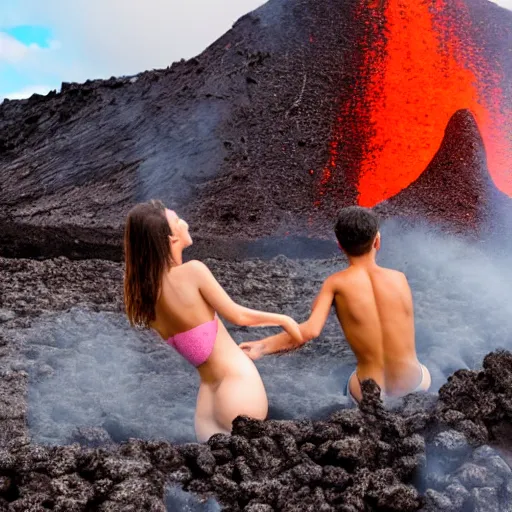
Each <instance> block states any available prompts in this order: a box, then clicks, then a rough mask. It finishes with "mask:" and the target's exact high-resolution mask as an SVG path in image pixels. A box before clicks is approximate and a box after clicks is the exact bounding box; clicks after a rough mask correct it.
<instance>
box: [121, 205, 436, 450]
mask: <svg viewBox="0 0 512 512" xmlns="http://www.w3.org/2000/svg"><path fill="white" fill-rule="evenodd" d="M335 233H336V238H337V239H338V244H339V246H340V249H341V250H342V251H343V252H344V253H345V254H346V255H347V257H348V260H349V266H348V268H347V269H345V270H342V271H340V272H337V273H335V274H333V275H332V276H330V277H329V278H327V279H326V280H325V282H324V283H323V285H322V288H321V290H320V292H319V294H318V296H317V297H316V299H315V301H314V302H313V306H312V311H311V315H310V317H309V319H308V320H307V321H305V322H303V323H302V324H300V325H299V324H297V322H295V320H293V319H292V318H290V317H288V316H286V315H280V314H276V313H266V312H263V311H257V310H254V309H249V308H246V307H243V306H240V305H239V304H237V303H235V302H234V301H233V300H232V299H231V298H230V297H229V295H228V294H227V293H226V292H225V291H224V289H223V288H222V287H221V285H220V284H219V283H218V282H217V280H216V279H215V277H214V276H213V275H212V273H211V272H210V270H209V269H208V267H207V266H206V265H205V264H203V263H201V262H199V261H195V260H193V261H188V262H186V263H183V259H182V253H183V250H184V249H186V248H187V247H189V246H190V245H192V238H191V237H190V234H189V228H188V224H187V223H186V222H185V221H184V220H183V219H181V218H180V217H179V216H178V215H177V214H176V213H175V212H173V211H172V210H168V209H166V208H165V206H164V205H163V204H162V203H161V202H160V201H150V202H147V203H141V204H138V205H137V206H135V207H134V208H133V209H132V210H131V211H130V213H129V214H128V219H127V222H126V228H125V263H126V269H125V282H124V298H125V305H126V312H127V315H128V318H129V320H130V323H131V324H132V325H141V326H144V327H147V328H152V329H154V330H155V331H156V332H157V333H158V334H159V335H160V336H161V337H162V338H163V339H164V340H165V341H166V342H167V343H168V344H169V345H171V346H172V347H174V348H175V349H176V350H177V351H178V352H179V353H180V354H181V355H182V356H183V357H185V358H186V359H187V360H188V361H189V362H190V363H191V364H192V365H194V366H195V367H196V368H197V370H198V372H199V376H200V380H201V384H200V387H199V393H198V396H197V407H196V414H195V430H196V436H197V439H198V441H200V442H204V441H206V440H208V438H209V437H210V436H212V435H213V434H215V433H219V432H221V433H229V432H230V431H231V425H232V421H233V420H234V419H235V418H236V417H237V416H238V415H246V416H251V417H253V418H258V419H265V418H266V416H267V412H268V402H267V395H266V392H265V387H264V385H263V382H262V380H261V378H260V375H259V373H258V370H257V369H256V366H255V365H254V363H253V361H252V360H255V359H258V358H260V357H262V356H264V355H267V354H272V353H274V352H280V351H285V350H292V349H295V348H299V347H300V346H302V345H303V344H304V343H306V342H308V341H310V340H312V339H313V338H316V337H317V336H319V335H320V333H321V331H322V328H323V326H324V324H325V322H326V320H327V317H328V315H329V312H330V310H331V307H332V305H333V303H334V305H335V307H336V314H337V316H338V320H339V322H340V324H341V327H342V329H343V332H344V333H345V337H346V339H347V341H348V343H349V345H350V347H351V348H352V350H353V351H354V354H355V356H356V358H357V367H356V369H355V371H354V372H353V373H352V375H351V376H350V378H349V380H348V382H347V389H346V392H347V394H348V395H349V396H351V397H352V399H353V400H354V401H355V402H357V401H359V400H360V399H361V398H362V396H361V387H360V383H361V382H362V381H363V380H365V379H373V380H374V381H375V382H376V383H377V384H378V385H379V386H380V388H381V389H382V393H383V394H385V395H388V396H403V395H405V394H407V393H411V392H414V391H426V390H428V388H429V387H430V374H429V371H428V370H427V368H426V367H425V366H423V365H421V364H420V363H419V361H418V359H417V356H416V348H415V342H414V314H413V304H412V295H411V291H410V288H409V285H408V283H407V279H406V277H405V276H404V274H402V273H400V272H397V271H395V270H390V269H386V268H382V267H379V266H378V265H377V263H376V261H375V256H376V253H377V251H378V250H379V248H380V233H379V221H378V218H377V216H376V215H375V213H373V212H372V211H371V210H369V209H366V208H361V207H357V206H352V207H348V208H344V209H343V210H341V212H340V214H339V216H338V219H337V222H336V226H335ZM217 314H218V315H220V316H221V317H223V318H225V319H226V320H228V321H229V322H231V323H233V324H236V325H243V326H254V327H256V326H258V327H259V326H261V327H262V326H281V327H282V328H283V329H284V332H282V333H281V334H278V335H275V336H271V337H268V338H266V339H263V340H261V341H256V342H249V343H242V344H241V345H240V346H239V345H237V344H236V343H235V342H234V340H233V338H232V337H231V336H230V334H229V333H228V331H227V330H226V328H225V326H224V324H223V323H222V321H221V320H220V318H219V317H218V316H217Z"/></svg>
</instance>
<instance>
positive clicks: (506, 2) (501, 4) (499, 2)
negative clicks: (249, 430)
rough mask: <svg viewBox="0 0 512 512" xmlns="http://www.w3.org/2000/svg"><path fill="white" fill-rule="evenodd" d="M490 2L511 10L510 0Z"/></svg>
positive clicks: (511, 1) (493, 0)
mask: <svg viewBox="0 0 512 512" xmlns="http://www.w3.org/2000/svg"><path fill="white" fill-rule="evenodd" d="M490 1H491V2H493V3H495V4H498V5H500V6H501V7H505V8H506V9H510V10H512V0H490Z"/></svg>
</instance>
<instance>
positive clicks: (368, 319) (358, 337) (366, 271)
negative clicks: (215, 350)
mask: <svg viewBox="0 0 512 512" xmlns="http://www.w3.org/2000/svg"><path fill="white" fill-rule="evenodd" d="M334 231H335V233H336V238H337V239H338V245H339V247H340V249H341V250H342V251H343V252H344V253H345V254H346V256H347V257H348V261H349V266H348V268H347V269H345V270H342V271H340V272H337V273H335V274H333V275H331V276H330V277H328V278H327V279H326V280H325V281H324V283H323V285H322V288H321V290H320V293H319V294H318V296H317V297H316V299H315V301H314V303H313V307H312V312H311V316H310V317H309V319H308V320H307V321H306V322H304V323H302V324H300V330H301V333H302V337H303V341H302V343H300V342H296V341H293V340H292V339H291V337H290V336H289V335H288V334H287V333H281V334H278V335H275V336H270V337H268V338H265V339H263V340H260V341H256V342H248V343H242V344H241V345H240V347H241V348H242V349H243V350H244V351H245V352H246V354H247V355H248V356H249V357H250V358H251V359H258V358H260V357H261V356H263V355H267V354H272V353H274V352H280V351H284V350H293V349H296V348H298V347H300V346H301V345H302V344H304V343H306V342H307V341H309V340H311V339H313V338H316V337H318V336H319V335H320V333H321V331H322V328H323V327H324V325H325V322H326V320H327V317H328V315H329V312H330V309H331V306H332V303H333V301H334V304H335V306H336V314H337V317H338V320H339V322H340V324H341V328H342V329H343V332H344V333H345V337H346V338H347V341H348V343H349V345H350V347H351V348H352V350H353V352H354V354H355V356H356V358H357V367H356V370H355V371H354V372H353V373H352V375H351V376H350V378H349V380H348V382H347V394H349V395H350V396H351V397H352V399H353V400H355V401H357V402H359V401H360V400H361V398H362V393H361V386H360V383H361V382H362V381H363V380H365V379H373V380H374V381H375V382H376V383H377V384H378V385H379V386H380V388H381V390H382V392H383V394H385V395H388V396H403V395H406V394H408V393H411V392H415V391H427V390H428V389H429V387H430V384H431V377H430V373H429V371H428V369H427V368H426V367H425V366H423V365H422V364H420V362H419V361H418V359H417V356H416V347H415V341H414V311H413V302H412V294H411V290H410V288H409V284H408V282H407V278H406V277H405V275H404V274H403V273H401V272H398V271H396V270H391V269H387V268H383V267H379V265H377V262H376V255H377V251H378V250H379V249H380V243H381V237H380V232H379V219H378V217H377V215H376V214H375V213H374V212H373V211H372V210H370V209H367V208H362V207H359V206H350V207H348V208H344V209H342V210H341V212H340V213H339V216H338V219H337V222H336V225H335V228H334Z"/></svg>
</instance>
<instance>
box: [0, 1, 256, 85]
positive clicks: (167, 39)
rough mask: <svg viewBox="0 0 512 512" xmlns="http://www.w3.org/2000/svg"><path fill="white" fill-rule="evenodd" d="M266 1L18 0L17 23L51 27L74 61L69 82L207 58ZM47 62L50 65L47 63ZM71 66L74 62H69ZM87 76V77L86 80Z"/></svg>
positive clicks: (11, 17)
mask: <svg viewBox="0 0 512 512" xmlns="http://www.w3.org/2000/svg"><path fill="white" fill-rule="evenodd" d="M263 3H265V0H222V1H221V0H144V2H141V1H140V0H107V1H105V0H75V1H73V2H70V1H69V0H46V1H45V2H42V1H41V0H18V1H17V2H13V3H12V5H15V7H13V8H12V9H13V11H12V12H10V13H9V12H6V11H5V10H4V7H2V11H4V12H3V13H2V16H3V17H4V18H5V19H6V20H8V21H9V22H11V23H14V22H16V23H19V22H20V19H23V23H24V24H28V23H34V24H38V25H45V26H48V27H51V28H52V30H53V32H54V36H55V37H56V38H57V39H58V40H59V41H60V42H61V44H62V50H63V52H62V53H61V54H64V53H66V54H67V55H73V56H74V60H75V67H76V68H79V69H80V72H79V73H76V69H75V71H74V70H73V69H72V68H69V67H68V65H67V66H66V69H63V70H62V71H63V77H62V79H63V80H83V79H84V78H95V77H108V76H111V75H123V74H133V73H137V72H140V71H144V70H147V69H153V68H163V67H166V66H168V65H170V64H171V63H172V62H174V61H177V60H179V59H181V58H190V57H192V56H194V55H197V54H198V53H200V52H202V51H203V50H204V49H205V48H206V47H207V46H208V45H209V44H211V43H212V42H213V41H215V40H216V39H217V38H219V37H220V36H221V35H222V34H224V33H225V32H226V31H227V30H229V28H231V26H232V24H233V23H234V22H235V21H236V20H237V19H238V18H240V17H241V16H243V15H244V14H246V13H247V12H249V11H251V10H253V9H255V8H257V7H259V6H260V5H262V4H263ZM45 60H46V59H45ZM68 64H69V62H68ZM85 75H87V76H85Z"/></svg>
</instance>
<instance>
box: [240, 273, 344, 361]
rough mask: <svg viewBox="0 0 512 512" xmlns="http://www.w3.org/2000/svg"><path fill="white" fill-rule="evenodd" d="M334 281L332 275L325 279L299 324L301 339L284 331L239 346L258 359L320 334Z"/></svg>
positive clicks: (333, 288)
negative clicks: (305, 319)
mask: <svg viewBox="0 0 512 512" xmlns="http://www.w3.org/2000/svg"><path fill="white" fill-rule="evenodd" d="M334 294H335V282H334V277H332V276H331V277H329V278H328V279H326V280H325V281H324V283H323V285H322V288H321V289H320V292H319V294H318V295H317V297H316V299H315V300H314V302H313V305H312V307H311V315H310V317H309V318H308V320H307V321H306V322H303V323H301V324H300V325H299V329H300V332H301V336H302V340H301V341H297V340H294V339H292V337H291V336H289V335H288V333H286V332H282V333H280V334H276V335H274V336H269V337H268V338H265V339H263V340H260V341H251V342H245V343H241V344H240V348H241V349H242V350H243V351H244V352H245V353H246V354H247V355H248V356H249V357H250V358H251V359H259V358H260V357H262V356H264V355H267V354H273V353H275V352H283V351H287V350H294V349H296V348H299V347H301V346H302V345H304V344H305V343H307V342H308V341H310V340H312V339H313V338H317V337H318V336H320V333H321V332H322V329H323V328H324V325H325V322H326V321H327V317H328V316H329V312H330V310H331V306H332V303H333V300H334Z"/></svg>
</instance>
